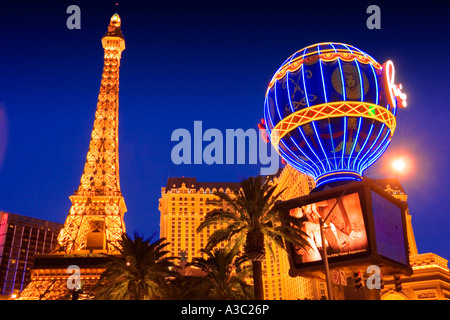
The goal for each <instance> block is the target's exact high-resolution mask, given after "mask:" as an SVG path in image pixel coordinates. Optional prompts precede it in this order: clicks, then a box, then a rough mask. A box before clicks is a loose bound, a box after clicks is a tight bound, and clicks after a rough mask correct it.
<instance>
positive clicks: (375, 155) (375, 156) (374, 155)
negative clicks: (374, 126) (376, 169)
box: [360, 130, 391, 171]
mask: <svg viewBox="0 0 450 320" xmlns="http://www.w3.org/2000/svg"><path fill="white" fill-rule="evenodd" d="M390 134H391V130H387V131H386V135H385V136H384V138H383V140H381V142H380V143H379V144H378V146H377V147H376V148H375V150H374V151H373V152H372V156H370V157H368V158H367V159H366V161H364V162H362V161H361V163H360V168H367V166H366V164H367V163H370V162H371V161H372V159H375V160H376V159H378V158H379V157H381V155H382V154H383V152H384V151H383V150H382V149H383V148H381V151H378V150H379V149H380V147H381V146H382V145H383V143H385V140H386V139H388V140H387V143H388V144H389V142H390V138H389V136H390ZM362 170H364V169H361V171H362Z"/></svg>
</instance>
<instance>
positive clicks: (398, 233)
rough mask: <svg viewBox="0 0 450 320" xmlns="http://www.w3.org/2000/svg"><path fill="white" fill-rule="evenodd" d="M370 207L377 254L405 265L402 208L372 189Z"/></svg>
mask: <svg viewBox="0 0 450 320" xmlns="http://www.w3.org/2000/svg"><path fill="white" fill-rule="evenodd" d="M372 208H373V220H374V224H375V238H376V240H377V241H376V243H377V251H378V254H379V255H381V256H383V257H386V258H388V259H392V260H394V261H398V262H401V263H403V264H405V265H406V264H407V259H408V257H407V256H406V254H405V251H406V248H405V245H404V241H403V239H404V238H405V234H404V232H403V228H402V210H401V209H400V208H399V207H397V206H395V205H394V204H393V203H392V202H389V201H388V200H386V199H385V198H383V197H382V196H380V195H379V194H378V193H376V192H373V191H372Z"/></svg>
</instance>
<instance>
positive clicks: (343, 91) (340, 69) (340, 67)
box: [330, 43, 347, 101]
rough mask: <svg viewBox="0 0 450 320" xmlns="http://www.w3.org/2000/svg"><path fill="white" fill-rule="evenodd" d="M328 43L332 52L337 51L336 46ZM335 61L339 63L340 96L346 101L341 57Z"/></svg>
mask: <svg viewBox="0 0 450 320" xmlns="http://www.w3.org/2000/svg"><path fill="white" fill-rule="evenodd" d="M330 45H331V46H332V47H333V49H334V52H336V53H337V52H338V51H337V50H336V47H335V46H334V45H333V44H331V43H330ZM337 62H338V65H339V71H340V74H341V82H342V97H343V98H344V101H347V97H346V92H345V81H344V71H343V70H342V65H341V59H340V58H337Z"/></svg>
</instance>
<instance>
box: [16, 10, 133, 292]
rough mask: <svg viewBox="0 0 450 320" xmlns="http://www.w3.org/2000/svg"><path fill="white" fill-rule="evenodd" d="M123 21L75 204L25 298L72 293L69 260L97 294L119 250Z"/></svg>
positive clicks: (106, 40) (111, 36) (109, 54)
mask: <svg viewBox="0 0 450 320" xmlns="http://www.w3.org/2000/svg"><path fill="white" fill-rule="evenodd" d="M120 26H121V21H120V17H119V15H118V14H114V15H113V16H112V17H111V20H110V23H109V26H108V32H107V33H106V35H105V36H104V37H103V38H102V45H103V48H104V50H105V55H104V67H103V74H102V80H101V85H100V92H99V95H98V102H97V110H96V113H95V120H94V127H93V130H92V135H91V140H90V144H89V151H88V153H87V157H86V164H85V166H84V171H83V174H82V176H81V180H80V185H79V187H78V190H76V191H75V192H74V195H72V196H71V197H70V200H71V201H72V206H71V208H70V211H69V214H68V216H67V219H66V221H65V223H64V227H63V229H61V232H60V234H59V236H58V243H59V246H58V247H57V248H56V249H55V250H54V251H53V252H52V253H50V254H45V255H38V256H36V257H35V261H34V266H33V269H32V270H31V282H30V283H29V285H28V286H27V287H26V288H25V290H24V291H22V293H21V294H20V299H24V300H58V299H68V298H70V297H71V296H72V294H73V288H72V290H70V289H69V287H70V286H68V280H70V279H69V277H72V278H71V279H73V276H74V275H72V272H71V271H68V267H69V266H76V267H78V268H79V279H80V283H82V288H81V289H82V292H83V293H84V296H85V297H92V295H93V294H94V292H93V291H92V290H93V287H94V285H95V283H96V282H97V281H98V279H99V278H100V274H101V273H102V272H103V270H104V267H103V265H104V263H105V261H106V259H107V258H106V256H105V254H118V249H119V240H120V239H121V236H122V234H123V233H125V223H124V219H123V217H124V214H125V212H126V211H127V209H126V206H125V201H124V199H123V197H122V193H121V191H120V181H119V152H118V150H119V149H118V145H119V135H118V126H119V109H118V106H119V103H118V102H119V66H120V58H121V53H122V51H123V50H124V49H125V40H124V37H123V35H122V31H121V29H120ZM78 289H79V288H78Z"/></svg>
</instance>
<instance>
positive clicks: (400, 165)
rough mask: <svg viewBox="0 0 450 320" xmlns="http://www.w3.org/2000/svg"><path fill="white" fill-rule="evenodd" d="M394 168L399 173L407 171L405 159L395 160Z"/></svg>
mask: <svg viewBox="0 0 450 320" xmlns="http://www.w3.org/2000/svg"><path fill="white" fill-rule="evenodd" d="M392 168H393V169H394V170H395V171H397V172H403V170H405V168H406V162H405V160H404V159H402V158H400V159H395V160H394V161H393V162H392Z"/></svg>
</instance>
